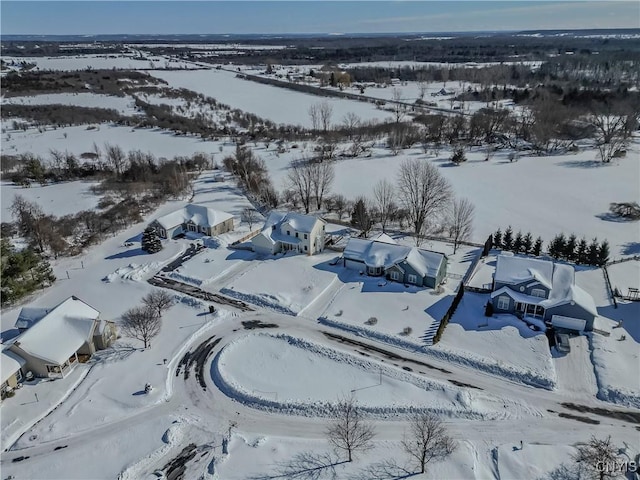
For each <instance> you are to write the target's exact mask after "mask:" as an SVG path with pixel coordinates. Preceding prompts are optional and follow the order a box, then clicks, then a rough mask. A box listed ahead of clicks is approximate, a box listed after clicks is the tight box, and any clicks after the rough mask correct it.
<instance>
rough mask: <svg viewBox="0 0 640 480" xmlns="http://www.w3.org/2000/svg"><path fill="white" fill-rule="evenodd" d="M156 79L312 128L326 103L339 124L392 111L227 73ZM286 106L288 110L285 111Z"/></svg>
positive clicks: (206, 72)
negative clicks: (314, 114) (312, 111)
mask: <svg viewBox="0 0 640 480" xmlns="http://www.w3.org/2000/svg"><path fill="white" fill-rule="evenodd" d="M150 73H151V74H152V75H153V76H155V77H157V78H161V79H163V80H165V81H167V82H168V83H169V85H170V86H171V87H174V88H187V89H189V90H193V91H195V92H198V93H202V94H204V95H207V96H209V97H213V98H215V99H216V100H218V101H219V102H222V103H224V104H227V105H229V106H231V107H232V108H239V109H240V110H243V111H245V112H250V113H253V114H256V115H258V116H259V117H262V118H266V119H268V120H271V121H273V122H275V123H278V124H280V123H283V124H289V125H302V126H304V127H307V128H311V127H312V126H313V124H312V122H311V118H310V116H309V108H310V107H311V106H312V105H315V104H317V103H320V102H322V101H324V100H326V101H327V102H329V104H330V105H331V107H332V108H333V115H332V119H333V120H332V123H339V122H341V121H342V118H343V117H344V116H345V115H346V114H347V113H350V112H353V113H355V114H356V115H358V116H359V117H360V118H361V119H363V120H379V121H383V120H385V119H388V118H389V117H390V114H389V112H386V111H383V110H379V109H377V108H376V107H375V105H373V104H371V103H366V102H358V101H356V100H345V99H337V98H327V99H323V98H321V97H318V96H316V95H310V94H305V93H300V92H295V91H293V90H288V89H285V88H279V87H274V86H270V85H263V84H260V83H256V82H252V81H249V80H243V79H241V78H237V77H236V73H235V72H229V71H225V70H198V71H190V72H175V71H174V72H171V71H153V72H150ZM283 105H287V108H282V106H283Z"/></svg>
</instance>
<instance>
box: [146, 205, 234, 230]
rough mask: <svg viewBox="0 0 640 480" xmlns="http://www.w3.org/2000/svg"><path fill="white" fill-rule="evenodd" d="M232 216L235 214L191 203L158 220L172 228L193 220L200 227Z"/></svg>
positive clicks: (218, 222)
mask: <svg viewBox="0 0 640 480" xmlns="http://www.w3.org/2000/svg"><path fill="white" fill-rule="evenodd" d="M230 218H233V215H231V214H229V213H227V212H221V211H219V210H214V209H213V208H209V207H206V206H204V205H198V204H196V203H189V204H188V205H185V206H184V207H183V208H181V209H179V210H176V211H175V212H171V213H169V214H167V215H164V216H162V217H160V218H158V219H157V220H156V222H158V223H159V224H160V225H161V226H162V227H163V228H165V229H170V228H173V227H176V226H178V225H182V224H183V223H188V222H193V223H194V224H196V225H198V226H199V227H215V226H216V225H219V224H221V223H222V222H225V221H227V220H229V219H230Z"/></svg>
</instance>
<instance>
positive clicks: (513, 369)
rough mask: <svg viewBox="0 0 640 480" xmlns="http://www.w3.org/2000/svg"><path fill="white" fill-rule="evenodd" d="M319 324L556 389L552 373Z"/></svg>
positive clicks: (338, 324)
mask: <svg viewBox="0 0 640 480" xmlns="http://www.w3.org/2000/svg"><path fill="white" fill-rule="evenodd" d="M318 321H319V322H320V323H321V324H324V325H327V326H330V327H333V328H337V329H340V330H344V331H347V332H350V333H354V334H356V335H358V336H361V337H364V338H368V339H371V340H375V341H378V342H382V343H386V344H388V345H392V346H394V347H398V348H402V349H404V350H408V351H410V352H415V353H420V354H424V355H428V356H431V357H434V358H437V359H438V360H443V361H446V362H453V363H458V364H460V365H464V366H467V367H471V368H475V369H477V370H480V371H482V372H485V373H489V374H491V375H497V376H500V377H504V378H506V379H508V380H511V381H513V382H516V383H524V384H526V385H532V386H534V387H541V388H545V389H547V390H553V389H554V388H555V387H556V379H555V372H553V371H552V372H548V373H546V374H545V373H543V372H540V371H534V370H531V369H523V368H519V366H517V365H508V364H506V363H504V362H500V361H498V360H494V359H493V358H491V357H485V356H480V355H475V354H473V353H471V352H469V351H453V350H451V349H448V348H444V347H442V346H440V345H438V346H434V347H428V346H425V345H421V344H418V343H414V342H411V341H409V340H404V339H402V338H400V337H397V336H393V335H386V334H384V333H381V332H378V331H375V330H372V329H370V328H366V327H361V326H357V325H349V324H346V323H343V322H339V321H336V320H333V319H328V318H324V317H323V318H319V319H318Z"/></svg>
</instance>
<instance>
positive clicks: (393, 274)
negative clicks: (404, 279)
mask: <svg viewBox="0 0 640 480" xmlns="http://www.w3.org/2000/svg"><path fill="white" fill-rule="evenodd" d="M391 280H395V281H396V282H397V281H398V280H400V274H399V273H398V272H396V271H393V272H391Z"/></svg>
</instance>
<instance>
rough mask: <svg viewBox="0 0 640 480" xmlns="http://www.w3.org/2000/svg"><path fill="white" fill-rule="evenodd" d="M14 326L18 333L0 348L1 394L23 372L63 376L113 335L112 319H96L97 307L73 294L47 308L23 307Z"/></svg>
mask: <svg viewBox="0 0 640 480" xmlns="http://www.w3.org/2000/svg"><path fill="white" fill-rule="evenodd" d="M15 326H16V328H17V329H18V330H19V331H20V334H19V335H18V336H17V337H14V338H13V339H11V340H10V341H9V342H8V343H6V344H4V345H3V348H2V360H1V361H0V370H1V371H0V373H1V377H0V380H1V384H2V385H1V393H2V398H4V397H5V395H6V393H7V391H9V390H10V389H15V388H16V387H17V386H18V384H19V383H21V382H22V380H23V379H24V378H25V376H27V375H28V376H29V377H31V376H33V377H39V378H63V377H65V376H67V375H68V374H69V372H71V370H72V369H73V368H74V367H75V366H76V365H77V364H78V363H79V362H81V361H85V360H87V359H89V358H90V357H91V356H92V355H93V354H94V353H95V352H96V350H102V349H105V348H107V347H109V346H110V345H111V344H112V343H113V342H114V341H115V340H116V335H117V331H116V326H115V324H114V323H113V322H112V321H108V320H103V319H100V312H99V311H98V310H96V309H95V308H93V307H92V306H90V305H88V304H87V303H85V302H84V301H82V300H80V299H79V298H78V297H75V296H71V297H69V298H67V299H66V300H65V301H63V302H62V303H60V304H59V305H56V306H55V307H54V308H52V309H50V310H47V309H40V308H38V309H36V308H30V307H25V308H23V309H22V311H21V312H20V315H19V317H18V320H17V321H16V325H15ZM29 372H30V373H29Z"/></svg>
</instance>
